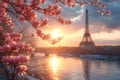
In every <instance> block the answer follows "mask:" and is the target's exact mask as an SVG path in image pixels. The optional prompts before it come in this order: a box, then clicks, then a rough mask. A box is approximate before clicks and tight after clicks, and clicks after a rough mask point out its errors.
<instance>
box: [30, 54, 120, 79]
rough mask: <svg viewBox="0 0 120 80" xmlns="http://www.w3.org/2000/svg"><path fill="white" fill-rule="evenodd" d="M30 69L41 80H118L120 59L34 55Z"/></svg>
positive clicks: (119, 77)
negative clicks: (37, 74) (38, 75)
mask: <svg viewBox="0 0 120 80" xmlns="http://www.w3.org/2000/svg"><path fill="white" fill-rule="evenodd" d="M31 69H32V70H33V71H35V72H37V73H39V74H40V76H41V78H42V79H43V80H120V61H108V60H95V59H81V58H79V57H58V56H50V57H44V56H35V57H34V58H33V59H32V60H31Z"/></svg>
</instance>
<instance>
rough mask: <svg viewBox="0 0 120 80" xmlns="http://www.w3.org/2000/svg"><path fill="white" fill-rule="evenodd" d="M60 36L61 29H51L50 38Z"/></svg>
mask: <svg viewBox="0 0 120 80" xmlns="http://www.w3.org/2000/svg"><path fill="white" fill-rule="evenodd" d="M62 36H63V35H62V31H61V29H59V28H57V29H55V30H53V32H52V33H51V38H52V39H56V38H60V37H62Z"/></svg>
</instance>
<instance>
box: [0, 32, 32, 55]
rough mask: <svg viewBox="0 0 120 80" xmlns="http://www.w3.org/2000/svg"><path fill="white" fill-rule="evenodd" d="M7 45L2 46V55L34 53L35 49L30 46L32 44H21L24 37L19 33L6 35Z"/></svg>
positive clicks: (0, 51) (0, 48) (0, 47)
mask: <svg viewBox="0 0 120 80" xmlns="http://www.w3.org/2000/svg"><path fill="white" fill-rule="evenodd" d="M4 37H5V41H4V43H5V45H3V46H0V53H8V52H11V51H12V52H13V53H14V52H20V51H22V52H23V51H25V52H32V51H33V50H34V49H33V48H32V47H31V46H30V44H26V43H24V42H20V40H21V37H22V35H21V34H19V33H15V32H13V33H11V34H10V33H5V34H4Z"/></svg>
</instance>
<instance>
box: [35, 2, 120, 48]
mask: <svg viewBox="0 0 120 80" xmlns="http://www.w3.org/2000/svg"><path fill="white" fill-rule="evenodd" d="M62 7H63V9H62V11H63V13H62V16H64V17H65V18H67V19H71V20H72V21H73V23H72V24H71V25H62V24H60V23H58V22H57V21H56V20H54V19H51V18H50V20H49V21H50V22H49V24H48V25H47V27H45V28H44V29H43V30H44V32H45V33H52V34H53V33H55V32H56V30H58V33H59V34H60V35H62V36H63V39H62V40H61V41H60V42H59V43H57V44H56V45H51V44H50V43H49V42H47V41H44V40H42V39H41V38H36V39H35V40H36V42H35V45H36V46H37V47H46V46H47V47H49V46H79V43H80V41H81V40H82V37H83V34H84V28H85V25H84V23H85V16H84V15H85V13H84V10H85V7H80V6H77V7H76V8H68V7H66V6H62ZM87 8H88V11H89V29H90V33H91V36H92V40H93V41H94V42H95V44H96V45H119V44H120V2H112V3H110V2H108V3H107V9H110V10H111V11H112V15H111V16H106V15H100V13H98V12H97V10H96V9H95V8H94V7H92V6H88V7H87Z"/></svg>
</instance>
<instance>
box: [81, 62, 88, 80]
mask: <svg viewBox="0 0 120 80" xmlns="http://www.w3.org/2000/svg"><path fill="white" fill-rule="evenodd" d="M83 73H84V74H83V76H84V80H90V63H89V62H88V61H83Z"/></svg>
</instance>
